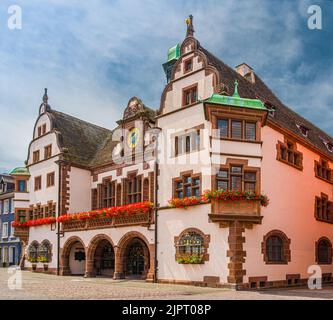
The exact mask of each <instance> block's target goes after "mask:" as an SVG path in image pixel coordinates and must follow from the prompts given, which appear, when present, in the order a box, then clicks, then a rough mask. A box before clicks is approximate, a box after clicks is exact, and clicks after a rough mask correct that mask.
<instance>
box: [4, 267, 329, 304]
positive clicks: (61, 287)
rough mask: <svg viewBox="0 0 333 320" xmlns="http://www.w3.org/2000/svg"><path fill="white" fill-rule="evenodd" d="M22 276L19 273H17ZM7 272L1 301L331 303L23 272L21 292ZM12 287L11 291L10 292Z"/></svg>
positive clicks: (303, 295) (317, 293)
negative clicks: (206, 300) (284, 301)
mask: <svg viewBox="0 0 333 320" xmlns="http://www.w3.org/2000/svg"><path fill="white" fill-rule="evenodd" d="M20 272H21V271H20ZM12 276H13V274H10V273H9V272H8V270H7V269H3V268H0V300H9V299H47V300H50V299H123V300H131V299H148V300H153V299H177V300H178V299H193V300H201V299H202V300H204V299H208V300H211V299H212V300H217V299H218V300H220V299H221V300H235V299H237V300H238V299H256V300H258V299H274V300H276V299H282V300H285V299H333V286H329V287H324V289H322V290H308V289H305V288H301V289H300V288H299V289H279V290H275V289H274V290H265V291H260V292H256V291H233V290H229V289H215V288H201V287H194V286H183V285H166V284H151V283H146V282H144V281H139V280H112V279H107V278H89V279H85V278H83V277H58V276H55V275H47V274H41V273H32V272H29V271H22V272H21V278H22V288H21V289H19V288H16V289H15V288H14V286H13V283H12V282H11V281H9V282H8V280H10V279H13V278H10V277H12ZM10 287H11V288H10Z"/></svg>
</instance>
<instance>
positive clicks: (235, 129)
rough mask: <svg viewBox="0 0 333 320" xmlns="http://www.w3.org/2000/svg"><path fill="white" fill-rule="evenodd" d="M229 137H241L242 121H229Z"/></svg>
mask: <svg viewBox="0 0 333 320" xmlns="http://www.w3.org/2000/svg"><path fill="white" fill-rule="evenodd" d="M231 138H232V139H242V121H236V120H232V121H231Z"/></svg>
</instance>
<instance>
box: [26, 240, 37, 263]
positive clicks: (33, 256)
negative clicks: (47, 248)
mask: <svg viewBox="0 0 333 320" xmlns="http://www.w3.org/2000/svg"><path fill="white" fill-rule="evenodd" d="M38 246H39V245H38V242H36V241H34V242H32V243H31V244H30V246H29V247H28V250H27V256H28V261H29V262H37V259H38Z"/></svg>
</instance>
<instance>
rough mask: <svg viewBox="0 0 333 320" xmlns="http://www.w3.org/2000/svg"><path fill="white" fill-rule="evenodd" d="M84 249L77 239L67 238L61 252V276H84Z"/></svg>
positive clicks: (80, 241)
mask: <svg viewBox="0 0 333 320" xmlns="http://www.w3.org/2000/svg"><path fill="white" fill-rule="evenodd" d="M85 268H86V249H85V246H84V244H83V242H82V240H81V239H80V238H78V237H71V238H69V239H68V240H67V241H66V243H65V245H64V247H63V249H62V252H61V270H60V271H61V275H84V274H85Z"/></svg>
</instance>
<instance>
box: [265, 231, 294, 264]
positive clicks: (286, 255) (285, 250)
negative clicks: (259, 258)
mask: <svg viewBox="0 0 333 320" xmlns="http://www.w3.org/2000/svg"><path fill="white" fill-rule="evenodd" d="M271 237H278V238H280V239H281V240H282V248H281V250H282V252H281V258H282V259H281V260H271V259H269V256H268V254H267V252H268V250H269V248H268V247H267V243H268V240H269V239H270V238H271ZM290 243H291V241H290V238H288V237H287V235H286V234H285V233H284V232H282V231H280V230H272V231H270V232H268V233H267V234H266V235H264V237H263V241H262V243H261V253H262V254H263V260H264V262H265V263H266V264H269V265H281V264H288V263H289V262H290V261H291V250H290Z"/></svg>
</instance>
